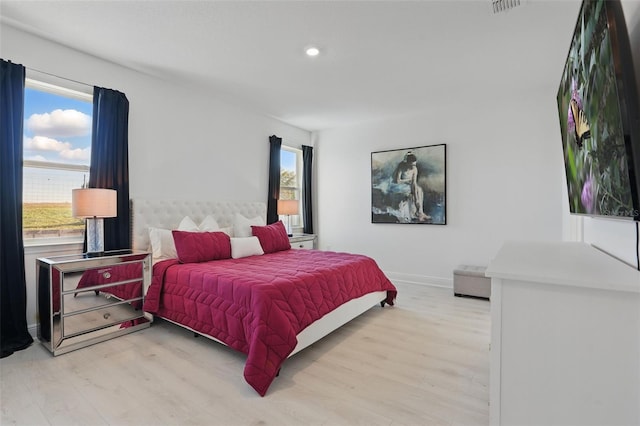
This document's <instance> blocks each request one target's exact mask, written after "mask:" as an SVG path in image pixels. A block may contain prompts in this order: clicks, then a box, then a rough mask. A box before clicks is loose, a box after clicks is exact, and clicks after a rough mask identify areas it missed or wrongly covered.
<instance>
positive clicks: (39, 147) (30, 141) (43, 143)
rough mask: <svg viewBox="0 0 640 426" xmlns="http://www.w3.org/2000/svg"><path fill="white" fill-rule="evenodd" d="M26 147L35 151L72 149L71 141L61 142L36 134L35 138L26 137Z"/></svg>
mask: <svg viewBox="0 0 640 426" xmlns="http://www.w3.org/2000/svg"><path fill="white" fill-rule="evenodd" d="M32 117H33V116H32ZM25 147H26V148H27V149H32V150H34V151H58V152H62V151H67V150H69V149H71V143H69V142H60V141H57V140H55V139H52V138H48V137H46V136H34V137H33V138H25Z"/></svg>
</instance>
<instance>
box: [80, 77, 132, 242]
mask: <svg viewBox="0 0 640 426" xmlns="http://www.w3.org/2000/svg"><path fill="white" fill-rule="evenodd" d="M89 188H108V189H115V190H116V191H118V216H117V217H114V218H107V219H105V220H104V249H105V250H119V249H126V248H131V228H130V217H129V100H128V99H127V97H126V96H125V94H124V93H121V92H118V91H117V90H111V89H104V88H102V87H94V88H93V127H92V140H91V173H90V174H89ZM85 251H86V240H85Z"/></svg>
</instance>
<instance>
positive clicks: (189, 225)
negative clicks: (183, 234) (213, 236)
mask: <svg viewBox="0 0 640 426" xmlns="http://www.w3.org/2000/svg"><path fill="white" fill-rule="evenodd" d="M178 230H179V231H188V232H198V231H199V230H200V229H199V228H198V225H196V223H195V222H194V221H193V219H191V218H190V217H189V216H185V217H184V218H183V219H182V221H181V222H180V225H178Z"/></svg>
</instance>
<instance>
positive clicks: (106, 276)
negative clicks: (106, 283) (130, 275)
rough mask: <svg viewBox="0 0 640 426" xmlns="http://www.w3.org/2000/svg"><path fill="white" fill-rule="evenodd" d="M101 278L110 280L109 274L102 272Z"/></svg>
mask: <svg viewBox="0 0 640 426" xmlns="http://www.w3.org/2000/svg"><path fill="white" fill-rule="evenodd" d="M102 276H103V277H104V279H106V280H108V279H109V278H111V272H103V273H102Z"/></svg>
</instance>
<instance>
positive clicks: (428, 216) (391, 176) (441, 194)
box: [371, 144, 447, 225]
mask: <svg viewBox="0 0 640 426" xmlns="http://www.w3.org/2000/svg"><path fill="white" fill-rule="evenodd" d="M446 154H447V146H446V145H445V144H440V145H429V146H421V147H416V148H404V149H395V150H390V151H378V152H372V153H371V223H414V224H429V225H446V223H447V214H446V213H447V209H446V201H447V191H446V188H447V184H446V176H447V173H446V164H447V161H446Z"/></svg>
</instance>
